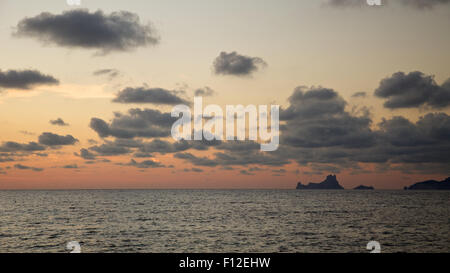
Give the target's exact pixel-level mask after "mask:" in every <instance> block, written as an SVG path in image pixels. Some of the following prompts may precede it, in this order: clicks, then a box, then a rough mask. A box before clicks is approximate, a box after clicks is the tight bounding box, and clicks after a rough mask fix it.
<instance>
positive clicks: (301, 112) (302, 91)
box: [280, 86, 375, 148]
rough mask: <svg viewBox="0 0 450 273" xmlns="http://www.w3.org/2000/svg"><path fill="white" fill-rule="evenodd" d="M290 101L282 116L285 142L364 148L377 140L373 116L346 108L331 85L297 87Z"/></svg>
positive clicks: (294, 144)
mask: <svg viewBox="0 0 450 273" xmlns="http://www.w3.org/2000/svg"><path fill="white" fill-rule="evenodd" d="M289 102H290V106H289V107H288V108H287V109H285V110H282V111H281V113H280V119H281V120H286V121H287V123H286V124H285V126H282V127H283V128H285V129H284V130H283V129H282V135H281V140H280V142H281V143H283V144H285V145H289V146H294V147H304V148H308V147H309V148H312V147H333V146H342V147H346V148H361V147H367V146H371V145H373V144H374V141H375V136H374V134H373V133H372V130H371V129H370V125H371V119H370V118H369V117H368V116H361V117H357V116H353V115H351V114H350V113H348V112H346V111H345V106H346V104H347V103H346V102H345V101H344V99H343V98H342V97H341V96H339V95H338V93H337V92H336V91H334V90H332V89H329V88H323V87H311V88H306V87H303V86H301V87H297V88H296V89H295V90H294V93H293V94H292V95H291V96H290V97H289Z"/></svg>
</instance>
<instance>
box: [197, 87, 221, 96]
mask: <svg viewBox="0 0 450 273" xmlns="http://www.w3.org/2000/svg"><path fill="white" fill-rule="evenodd" d="M215 94H216V92H215V91H214V90H213V89H211V88H209V87H208V86H205V87H203V88H199V89H197V90H195V92H194V95H195V96H200V97H210V96H214V95H215Z"/></svg>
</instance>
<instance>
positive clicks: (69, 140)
mask: <svg viewBox="0 0 450 273" xmlns="http://www.w3.org/2000/svg"><path fill="white" fill-rule="evenodd" d="M38 139H39V143H40V144H43V145H47V146H61V145H73V144H75V143H76V142H78V139H76V138H74V137H73V136H71V135H66V136H62V135H57V134H53V133H49V132H45V133H42V134H41V135H40V136H39V138H38Z"/></svg>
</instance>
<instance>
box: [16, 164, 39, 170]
mask: <svg viewBox="0 0 450 273" xmlns="http://www.w3.org/2000/svg"><path fill="white" fill-rule="evenodd" d="M14 168H16V169H19V170H32V171H35V172H41V171H43V170H44V169H43V168H35V167H30V166H25V165H22V164H16V165H14Z"/></svg>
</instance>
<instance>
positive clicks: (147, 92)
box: [113, 87, 190, 105]
mask: <svg viewBox="0 0 450 273" xmlns="http://www.w3.org/2000/svg"><path fill="white" fill-rule="evenodd" d="M179 93H180V92H179V91H170V90H166V89H163V88H144V87H138V88H132V87H127V88H125V89H123V90H122V91H120V92H119V93H117V95H116V98H114V99H113V102H119V103H153V104H167V105H176V104H186V105H189V104H190V102H188V101H187V100H185V99H183V98H181V97H180V96H179Z"/></svg>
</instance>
